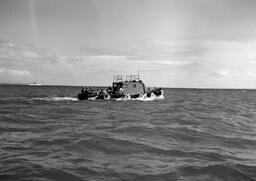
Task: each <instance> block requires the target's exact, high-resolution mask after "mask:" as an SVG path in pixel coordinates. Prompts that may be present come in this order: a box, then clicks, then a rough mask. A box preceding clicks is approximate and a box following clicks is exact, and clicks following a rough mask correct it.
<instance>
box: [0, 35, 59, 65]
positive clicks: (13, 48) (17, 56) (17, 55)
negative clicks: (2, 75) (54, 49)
mask: <svg viewBox="0 0 256 181" xmlns="http://www.w3.org/2000/svg"><path fill="white" fill-rule="evenodd" d="M7 60H12V61H11V62H10V64H15V63H16V64H17V65H18V64H23V65H30V64H56V63H58V56H57V55H55V54H53V53H51V52H49V51H47V50H44V49H40V48H36V47H32V46H24V45H17V44H12V43H10V42H8V41H4V40H3V41H2V42H0V65H1V64H3V63H4V64H5V65H6V64H7V65H8V61H7Z"/></svg>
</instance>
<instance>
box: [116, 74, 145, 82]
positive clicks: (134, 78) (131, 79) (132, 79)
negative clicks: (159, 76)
mask: <svg viewBox="0 0 256 181" xmlns="http://www.w3.org/2000/svg"><path fill="white" fill-rule="evenodd" d="M140 81H141V80H140V76H139V75H126V77H125V79H123V76H122V75H114V76H113V82H140Z"/></svg>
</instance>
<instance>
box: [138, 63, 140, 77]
mask: <svg viewBox="0 0 256 181" xmlns="http://www.w3.org/2000/svg"><path fill="white" fill-rule="evenodd" d="M138 79H139V80H140V69H139V66H138Z"/></svg>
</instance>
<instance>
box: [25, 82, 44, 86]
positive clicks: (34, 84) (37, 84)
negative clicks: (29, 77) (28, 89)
mask: <svg viewBox="0 0 256 181" xmlns="http://www.w3.org/2000/svg"><path fill="white" fill-rule="evenodd" d="M28 85H30V86H40V85H42V84H39V83H36V82H33V83H29V84H28Z"/></svg>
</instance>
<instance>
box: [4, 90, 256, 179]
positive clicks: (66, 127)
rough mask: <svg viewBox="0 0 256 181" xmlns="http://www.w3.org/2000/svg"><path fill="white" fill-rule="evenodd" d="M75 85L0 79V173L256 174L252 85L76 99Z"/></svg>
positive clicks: (115, 175)
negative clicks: (157, 96)
mask: <svg viewBox="0 0 256 181" xmlns="http://www.w3.org/2000/svg"><path fill="white" fill-rule="evenodd" d="M79 91H80V87H61V86H21V85H20V86H18V85H16V86H15V85H2V86H0V180H1V181H5V180H15V181H16V180H40V181H51V180H59V181H72V180H109V181H118V180H139V181H144V180H160V181H161V180H180V181H187V180H202V181H207V180H218V181H221V180H225V181H236V180H239V181H240V180H246V181H252V180H256V91H255V90H200V89H164V91H165V92H164V93H165V99H163V100H152V101H141V100H126V101H125V100H122V101H113V100H97V101H78V100H77V99H76V98H75V96H76V94H77V93H78V92H79Z"/></svg>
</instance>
